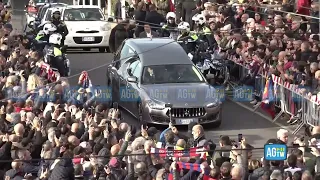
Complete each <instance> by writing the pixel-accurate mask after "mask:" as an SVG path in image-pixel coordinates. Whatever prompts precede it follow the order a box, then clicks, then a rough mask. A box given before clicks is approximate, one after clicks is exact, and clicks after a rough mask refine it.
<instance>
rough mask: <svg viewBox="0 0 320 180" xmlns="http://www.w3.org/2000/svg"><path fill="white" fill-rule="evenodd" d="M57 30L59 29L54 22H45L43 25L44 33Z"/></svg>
mask: <svg viewBox="0 0 320 180" xmlns="http://www.w3.org/2000/svg"><path fill="white" fill-rule="evenodd" d="M56 30H57V28H56V26H55V25H53V24H51V23H49V24H45V25H44V26H43V33H44V34H50V33H53V32H54V31H56Z"/></svg>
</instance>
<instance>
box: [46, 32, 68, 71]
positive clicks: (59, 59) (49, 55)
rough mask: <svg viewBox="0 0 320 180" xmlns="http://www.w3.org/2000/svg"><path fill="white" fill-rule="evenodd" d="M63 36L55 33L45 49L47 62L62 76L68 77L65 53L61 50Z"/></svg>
mask: <svg viewBox="0 0 320 180" xmlns="http://www.w3.org/2000/svg"><path fill="white" fill-rule="evenodd" d="M62 39H63V36H62V35H61V34H59V33H54V34H52V35H51V36H50V38H49V45H48V46H46V49H45V57H46V58H45V62H46V63H48V64H50V66H51V67H52V68H55V69H57V70H58V71H59V73H60V75H61V76H67V72H66V65H65V61H64V56H63V53H62V51H61V49H60V47H61V41H62Z"/></svg>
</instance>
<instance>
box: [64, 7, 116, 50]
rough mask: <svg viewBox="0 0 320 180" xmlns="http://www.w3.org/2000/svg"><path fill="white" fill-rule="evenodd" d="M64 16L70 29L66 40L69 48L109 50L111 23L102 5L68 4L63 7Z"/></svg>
mask: <svg viewBox="0 0 320 180" xmlns="http://www.w3.org/2000/svg"><path fill="white" fill-rule="evenodd" d="M62 18H63V21H64V22H65V24H66V25H67V28H68V31H69V34H68V35H67V37H66V39H65V41H64V44H65V45H67V46H68V48H82V49H84V50H90V49H91V48H98V49H99V52H105V51H108V49H109V48H108V47H109V36H110V32H111V24H110V22H108V21H107V20H106V18H105V16H104V14H103V13H102V10H101V9H100V7H98V6H86V5H84V6H82V5H81V6H78V5H74V6H67V7H65V8H64V9H63V12H62Z"/></svg>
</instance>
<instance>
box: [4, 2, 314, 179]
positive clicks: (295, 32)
mask: <svg viewBox="0 0 320 180" xmlns="http://www.w3.org/2000/svg"><path fill="white" fill-rule="evenodd" d="M149 3H150V4H149V5H148V9H149V11H150V12H148V13H146V12H145V14H146V17H144V18H142V17H141V21H140V20H139V22H138V23H139V24H140V26H138V27H141V29H139V28H137V29H135V33H132V35H130V36H129V33H128V31H127V30H128V29H130V30H131V28H129V27H130V25H129V21H125V22H124V23H120V24H118V25H117V26H116V28H115V29H114V31H113V33H114V36H113V37H112V36H111V37H110V38H111V39H110V42H112V43H113V44H115V45H114V46H112V47H110V49H111V50H112V51H113V52H114V51H115V50H116V49H117V47H118V46H120V44H121V42H122V41H123V40H124V39H125V38H128V37H134V36H136V37H141V36H142V35H141V33H143V32H145V34H143V35H144V36H146V37H148V36H149V34H152V33H151V32H152V31H154V34H155V33H156V34H157V36H171V35H172V33H171V29H167V31H158V32H156V31H157V27H154V26H151V25H152V24H157V25H158V26H159V27H160V23H161V22H162V21H166V20H167V21H168V22H167V27H168V26H169V27H171V26H173V25H174V24H175V25H176V27H178V24H179V23H180V22H179V21H182V22H188V24H189V25H190V27H189V28H190V29H191V30H194V29H196V28H197V27H198V26H199V25H201V26H202V27H201V28H202V29H201V30H204V29H205V30H206V33H207V29H210V32H211V33H207V34H206V35H207V37H206V38H208V39H210V41H209V44H210V43H211V45H212V46H210V47H214V48H217V49H218V48H219V49H220V54H227V55H228V56H229V57H231V56H232V57H233V59H230V60H232V61H234V62H236V63H239V64H241V63H242V64H246V66H248V67H249V68H250V71H251V73H250V74H249V75H248V76H246V78H244V79H243V78H241V79H238V80H239V82H241V83H242V84H246V85H253V84H254V83H255V82H254V81H255V76H256V75H257V74H258V73H260V72H261V71H264V72H268V73H273V74H276V75H278V76H280V77H282V78H283V79H285V80H286V81H288V82H291V83H295V84H299V85H300V86H301V88H303V89H306V90H309V91H308V92H307V93H310V94H309V95H310V96H312V95H313V94H316V93H318V92H319V86H318V81H319V78H320V70H319V69H320V67H319V65H318V59H320V58H319V41H320V40H319V35H318V33H319V29H318V27H319V23H318V19H316V20H313V19H306V18H305V17H304V16H303V17H301V16H299V15H296V14H295V13H285V14H284V13H280V12H277V11H272V10H270V9H268V11H267V12H266V11H262V9H260V8H257V7H258V5H257V4H256V3H257V2H249V3H242V4H240V5H237V6H234V7H229V6H228V5H226V4H224V5H221V4H217V3H203V2H198V3H197V4H194V5H195V7H194V9H193V11H192V13H193V14H197V13H198V14H202V16H203V17H205V19H202V21H201V22H203V23H199V20H200V19H198V21H196V22H193V20H192V16H189V15H191V14H189V12H186V13H180V12H179V9H178V8H177V13H176V14H174V15H173V14H172V13H171V14H169V15H168V16H167V12H165V11H164V10H162V12H160V13H157V12H156V11H157V5H153V4H152V3H151V2H149ZM219 3H221V2H219ZM177 4H178V5H179V3H177ZM140 5H141V7H142V8H141V9H137V11H139V12H140V11H145V9H144V8H145V7H144V3H140ZM182 5H183V3H182ZM254 5H257V6H254ZM138 6H139V4H138ZM316 6H317V4H316V2H314V3H313V4H312V5H311V8H313V11H312V13H311V12H310V13H309V14H317V12H316V11H317V10H318V9H319V8H317V7H316ZM7 8H9V7H5V6H0V10H1V12H9V10H8V9H7ZM304 10H305V9H304ZM168 11H169V10H168ZM151 12H152V13H151ZM164 12H165V13H164ZM304 12H305V11H304ZM149 13H151V15H152V14H153V15H154V16H151V15H150V14H149ZM300 13H301V12H300ZM1 14H6V13H1ZM148 14H149V15H148ZM155 14H156V15H155ZM163 14H166V16H167V17H164V16H163ZM182 14H184V15H182ZM138 15H139V13H138ZM155 16H157V17H159V19H158V20H157V18H155ZM180 17H181V19H180ZM136 18H137V16H136ZM5 19H6V20H5ZM142 19H143V20H142ZM146 19H147V21H146ZM148 19H149V20H148ZM1 21H2V23H3V26H2V27H1V30H0V52H1V56H0V62H1V66H0V67H1V77H0V80H1V87H2V90H1V92H0V96H1V99H3V100H2V101H1V109H0V141H1V142H0V144H1V148H0V172H1V173H0V177H1V178H2V177H3V179H6V180H9V179H49V180H58V179H59V180H60V179H61V180H62V179H63V180H72V179H108V180H116V179H120V180H123V179H126V180H134V179H139V180H153V179H156V180H163V179H169V180H173V179H175V180H179V179H191V180H207V179H211V180H212V179H233V180H243V179H249V180H258V179H259V180H260V179H266V180H268V179H270V180H282V179H290V180H291V179H292V180H312V179H320V178H319V173H320V170H319V167H320V164H319V163H320V159H319V156H320V152H319V148H320V147H319V144H320V143H319V140H320V127H314V128H313V130H312V132H310V134H309V136H305V137H299V136H297V137H294V141H293V142H289V135H290V133H289V132H288V131H287V130H285V129H280V130H279V131H277V133H276V134H275V136H274V138H273V139H269V140H268V141H267V142H266V144H287V145H288V146H290V147H292V148H289V152H288V154H289V155H288V158H287V160H286V161H267V160H266V159H264V158H263V157H262V158H261V157H254V156H253V155H252V151H253V150H254V147H253V146H251V145H250V143H249V142H250V141H251V140H250V139H246V138H245V134H244V137H243V138H241V139H240V140H239V141H238V140H233V139H231V138H230V137H229V136H227V135H225V136H221V137H220V138H219V141H218V142H213V141H212V140H211V138H210V137H206V136H205V130H204V127H203V126H201V125H199V124H196V123H191V124H190V125H189V126H188V133H182V132H180V131H179V130H178V128H177V127H175V126H174V125H172V124H170V125H169V127H168V128H166V129H165V130H163V131H161V130H158V129H157V128H155V127H148V125H145V124H142V125H141V126H140V127H136V126H133V125H129V124H127V123H126V122H125V120H124V119H123V117H121V112H120V110H119V109H116V108H112V107H110V105H109V104H105V103H103V102H99V101H98V100H97V97H98V96H99V91H95V90H94V89H93V88H91V87H90V86H88V85H86V86H85V87H83V85H84V84H87V83H85V82H84V81H87V80H88V79H89V77H88V74H87V73H86V72H83V73H82V74H81V76H80V77H79V84H78V85H79V89H78V91H76V92H74V93H73V94H72V96H69V95H68V94H67V93H65V91H68V88H69V87H70V84H69V83H68V80H67V79H66V78H62V77H58V79H55V81H54V83H52V82H53V81H52V79H48V74H46V73H43V72H41V69H42V67H43V62H42V59H43V57H42V56H41V53H39V52H37V51H36V50H34V49H32V48H31V47H30V44H29V43H28V41H29V40H28V38H27V37H25V36H23V35H17V34H15V33H14V32H13V27H12V25H11V24H10V17H7V18H4V17H3V18H2V19H1ZM141 24H142V25H143V26H141ZM148 25H149V26H148ZM150 26H151V27H150ZM204 27H205V28H204ZM153 28H154V30H153ZM198 29H199V28H198ZM185 30H187V29H185ZM201 30H200V31H201ZM159 32H160V33H159ZM167 32H169V33H167ZM133 34H135V35H133ZM110 46H111V45H110ZM239 68H241V67H239V66H232V70H231V74H232V75H233V76H234V78H235V79H237V78H239V77H238V76H237V74H238V71H239ZM49 83H50V84H49ZM307 87H308V88H307ZM84 97H85V98H84ZM257 100H259V98H257ZM253 103H256V102H255V101H253ZM291 120H292V119H291ZM291 122H293V121H291ZM291 122H290V123H291ZM290 136H291V135H290ZM306 146H308V147H306Z"/></svg>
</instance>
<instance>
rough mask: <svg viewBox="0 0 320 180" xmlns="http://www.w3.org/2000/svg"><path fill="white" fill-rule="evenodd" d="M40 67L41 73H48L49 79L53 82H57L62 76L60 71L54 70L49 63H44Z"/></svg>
mask: <svg viewBox="0 0 320 180" xmlns="http://www.w3.org/2000/svg"><path fill="white" fill-rule="evenodd" d="M40 69H41V74H43V73H46V74H47V79H48V80H49V81H51V82H56V81H57V80H58V79H59V77H60V75H59V74H58V73H56V72H55V71H53V69H51V67H50V65H49V64H46V63H42V64H41V66H40Z"/></svg>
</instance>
